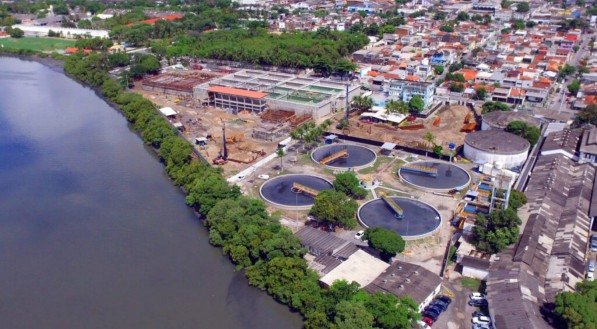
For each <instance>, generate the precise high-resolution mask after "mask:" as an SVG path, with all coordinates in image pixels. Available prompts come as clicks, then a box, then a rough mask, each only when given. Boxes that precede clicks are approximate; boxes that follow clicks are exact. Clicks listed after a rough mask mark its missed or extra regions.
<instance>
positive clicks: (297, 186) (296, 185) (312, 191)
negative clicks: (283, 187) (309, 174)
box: [291, 182, 319, 198]
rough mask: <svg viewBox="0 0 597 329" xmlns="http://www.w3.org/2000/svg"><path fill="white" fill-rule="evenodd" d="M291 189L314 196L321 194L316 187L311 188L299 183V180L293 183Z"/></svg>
mask: <svg viewBox="0 0 597 329" xmlns="http://www.w3.org/2000/svg"><path fill="white" fill-rule="evenodd" d="M291 190H292V192H294V193H303V194H306V195H308V196H310V197H313V198H314V197H316V196H317V194H319V191H318V190H316V189H314V188H310V187H308V186H305V185H303V184H301V183H297V182H294V183H292V188H291Z"/></svg>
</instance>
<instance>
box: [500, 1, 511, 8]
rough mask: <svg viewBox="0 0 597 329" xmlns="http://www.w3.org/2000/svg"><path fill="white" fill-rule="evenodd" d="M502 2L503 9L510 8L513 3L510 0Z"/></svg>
mask: <svg viewBox="0 0 597 329" xmlns="http://www.w3.org/2000/svg"><path fill="white" fill-rule="evenodd" d="M500 4H501V6H502V9H508V8H510V5H511V4H512V2H511V1H508V0H502V2H501V3H500Z"/></svg>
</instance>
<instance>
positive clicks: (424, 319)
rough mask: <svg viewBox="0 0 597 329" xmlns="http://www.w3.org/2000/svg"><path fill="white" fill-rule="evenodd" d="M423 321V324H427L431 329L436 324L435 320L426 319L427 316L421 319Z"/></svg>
mask: <svg viewBox="0 0 597 329" xmlns="http://www.w3.org/2000/svg"><path fill="white" fill-rule="evenodd" d="M421 321H422V322H423V323H425V324H426V325H427V326H429V327H431V326H432V325H433V322H435V321H433V319H431V318H429V317H426V316H424V317H423V318H422V319H421Z"/></svg>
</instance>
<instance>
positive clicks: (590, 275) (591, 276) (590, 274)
mask: <svg viewBox="0 0 597 329" xmlns="http://www.w3.org/2000/svg"><path fill="white" fill-rule="evenodd" d="M594 278H595V272H587V280H589V281H593V279H594Z"/></svg>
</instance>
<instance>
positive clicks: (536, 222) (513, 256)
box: [487, 154, 595, 329]
mask: <svg viewBox="0 0 597 329" xmlns="http://www.w3.org/2000/svg"><path fill="white" fill-rule="evenodd" d="M594 178H595V168H594V167H593V166H591V165H589V164H576V163H575V161H574V160H571V159H570V158H568V157H567V156H565V155H563V154H551V155H541V156H539V159H538V160H537V163H536V165H535V168H534V170H533V173H532V175H531V178H530V181H529V184H528V187H527V189H526V190H525V195H526V196H527V198H528V203H529V204H530V207H529V209H531V211H530V214H529V217H528V220H527V222H526V226H525V227H524V230H523V232H522V236H521V237H520V241H519V242H518V244H517V245H516V246H514V247H513V248H509V249H508V250H506V251H504V252H501V253H499V254H498V255H497V257H496V259H495V261H493V262H491V265H490V268H489V277H488V279H487V299H488V301H489V310H490V314H492V316H493V320H494V321H493V323H494V325H495V327H496V328H505V329H519V328H528V329H543V328H545V329H547V328H551V326H550V325H549V324H548V323H547V322H546V321H545V320H544V319H543V314H542V309H543V307H544V305H545V304H549V303H553V302H554V299H555V296H556V294H557V293H559V292H562V291H574V289H575V285H576V284H577V283H578V282H581V281H582V280H583V279H584V278H585V269H586V265H585V261H586V257H587V255H586V251H587V244H588V239H589V234H590V223H591V218H590V217H589V210H590V209H591V208H593V206H592V204H593V203H594V202H595V201H594V199H595V198H594V195H593V196H592V194H591V193H592V190H593V186H594V185H593V184H594Z"/></svg>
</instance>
